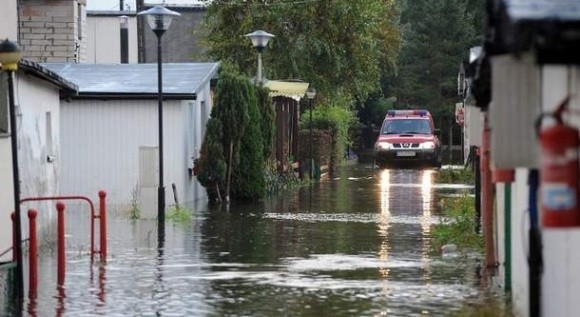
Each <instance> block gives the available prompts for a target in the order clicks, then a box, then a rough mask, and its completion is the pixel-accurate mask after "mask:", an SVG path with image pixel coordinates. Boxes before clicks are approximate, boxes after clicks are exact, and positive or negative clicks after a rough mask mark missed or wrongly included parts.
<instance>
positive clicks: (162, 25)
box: [137, 6, 181, 236]
mask: <svg viewBox="0 0 580 317" xmlns="http://www.w3.org/2000/svg"><path fill="white" fill-rule="evenodd" d="M137 15H144V16H146V17H147V23H148V24H149V27H151V30H153V33H155V35H157V88H158V94H157V105H158V107H157V108H158V112H159V116H158V117H159V188H158V189H157V229H158V234H159V235H160V236H161V235H162V233H163V231H165V228H164V225H165V187H164V186H163V82H162V72H161V36H162V35H163V33H165V31H167V29H168V28H169V25H170V24H171V20H172V19H173V17H174V16H181V14H179V13H177V12H175V11H171V10H169V9H167V8H165V7H162V6H155V7H153V8H151V9H148V10H145V11H141V12H139V13H137Z"/></svg>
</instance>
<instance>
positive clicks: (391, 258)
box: [9, 164, 483, 316]
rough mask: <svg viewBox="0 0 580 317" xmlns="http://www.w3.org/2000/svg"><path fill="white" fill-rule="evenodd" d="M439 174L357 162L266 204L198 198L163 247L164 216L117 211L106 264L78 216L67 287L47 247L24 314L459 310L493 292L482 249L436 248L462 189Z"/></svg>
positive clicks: (70, 227)
mask: <svg viewBox="0 0 580 317" xmlns="http://www.w3.org/2000/svg"><path fill="white" fill-rule="evenodd" d="M435 173H436V172H435V171H422V170H380V169H375V168H372V167H371V166H369V165H363V164H360V165H356V164H355V165H350V166H347V167H344V168H342V169H341V170H340V171H339V173H338V175H335V178H332V179H327V180H323V181H321V182H319V183H315V184H313V185H312V186H311V187H310V186H308V185H306V186H303V187H301V188H297V189H293V190H289V191H288V192H285V193H283V194H281V195H279V196H277V197H273V198H269V199H267V200H266V201H264V202H262V203H258V204H251V205H243V206H238V205H232V206H231V208H230V210H229V211H228V210H225V209H223V208H221V209H220V208H213V207H209V206H207V205H206V204H200V205H197V206H192V209H194V211H193V216H192V218H191V221H189V222H185V223H183V222H179V223H175V222H171V221H168V222H167V226H166V235H165V240H164V241H163V243H162V244H161V245H159V244H158V241H157V224H156V221H155V220H137V221H130V220H127V219H123V218H122V217H117V218H115V217H110V218H109V221H108V223H109V228H108V233H109V234H108V243H109V244H108V253H109V256H108V260H107V263H106V264H100V263H98V261H95V262H94V263H91V260H90V257H89V255H88V254H87V249H88V245H89V244H88V241H89V240H88V236H89V235H88V230H87V228H88V226H86V225H84V224H83V223H82V221H80V220H79V221H77V220H71V218H74V217H75V216H72V215H71V216H70V217H69V219H68V220H67V234H68V236H67V250H68V251H67V273H66V282H65V287H64V288H60V289H57V287H56V279H57V277H56V275H57V274H56V256H55V254H54V251H52V250H45V251H44V252H42V253H41V255H40V263H39V264H40V268H39V280H40V282H39V290H38V299H37V300H34V301H31V300H29V299H27V300H26V301H25V303H24V304H23V312H24V313H23V315H26V316H448V315H449V314H450V313H451V312H452V311H454V310H457V309H459V308H460V307H461V306H462V305H464V304H466V303H468V302H471V301H475V300H476V299H477V298H478V297H479V296H480V293H481V292H483V289H482V287H481V286H480V281H479V278H478V274H477V272H478V265H479V263H480V261H479V260H478V258H477V257H476V256H457V257H442V256H441V255H440V254H437V253H433V252H431V248H430V243H431V230H432V227H433V225H434V224H437V223H439V221H440V220H441V218H440V216H439V215H440V210H439V208H440V207H439V201H440V199H441V197H442V196H443V195H447V194H454V193H457V191H458V190H461V188H462V186H448V185H444V184H434V183H433V177H434V175H435ZM67 216H68V215H67ZM160 246H161V247H162V248H159V247H160ZM96 259H98V258H96ZM13 308H14V307H12V308H11V309H13ZM9 314H14V315H17V314H16V313H14V311H13V310H12V312H10V311H9Z"/></svg>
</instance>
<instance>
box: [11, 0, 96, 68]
mask: <svg viewBox="0 0 580 317" xmlns="http://www.w3.org/2000/svg"><path fill="white" fill-rule="evenodd" d="M18 2H19V8H18V10H19V12H18V14H19V20H20V26H19V34H20V45H21V47H22V50H23V51H24V55H23V57H24V58H25V59H28V60H31V61H36V62H41V63H42V62H48V63H52V62H57V63H80V62H83V61H84V60H85V59H86V45H85V43H84V40H85V36H84V35H85V29H86V27H85V25H86V19H87V14H86V0H19V1H18Z"/></svg>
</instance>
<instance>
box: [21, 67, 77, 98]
mask: <svg viewBox="0 0 580 317" xmlns="http://www.w3.org/2000/svg"><path fill="white" fill-rule="evenodd" d="M19 65H20V70H22V71H23V72H24V73H26V74H28V75H30V76H33V77H36V78H39V79H42V80H44V81H47V82H49V83H51V84H53V85H55V86H56V87H58V88H59V89H61V92H62V93H65V94H67V95H71V96H75V95H77V94H78V89H79V88H78V86H77V85H75V84H74V83H72V82H70V81H68V80H66V79H64V78H63V77H62V76H60V75H58V74H57V73H55V72H53V71H51V70H49V69H48V68H46V67H44V66H42V65H40V64H38V63H36V62H33V61H29V60H25V59H22V60H20V63H19Z"/></svg>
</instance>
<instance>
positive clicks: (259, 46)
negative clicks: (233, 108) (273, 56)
mask: <svg viewBox="0 0 580 317" xmlns="http://www.w3.org/2000/svg"><path fill="white" fill-rule="evenodd" d="M245 36H247V37H249V38H250V40H252V45H253V46H254V47H255V48H256V50H258V75H257V76H256V81H257V82H258V84H260V85H262V84H263V82H262V51H263V50H264V48H266V46H267V45H268V41H270V39H271V38H273V37H274V35H273V34H270V33H268V32H266V31H262V30H258V31H254V32H252V33H248V34H246V35H245Z"/></svg>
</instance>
